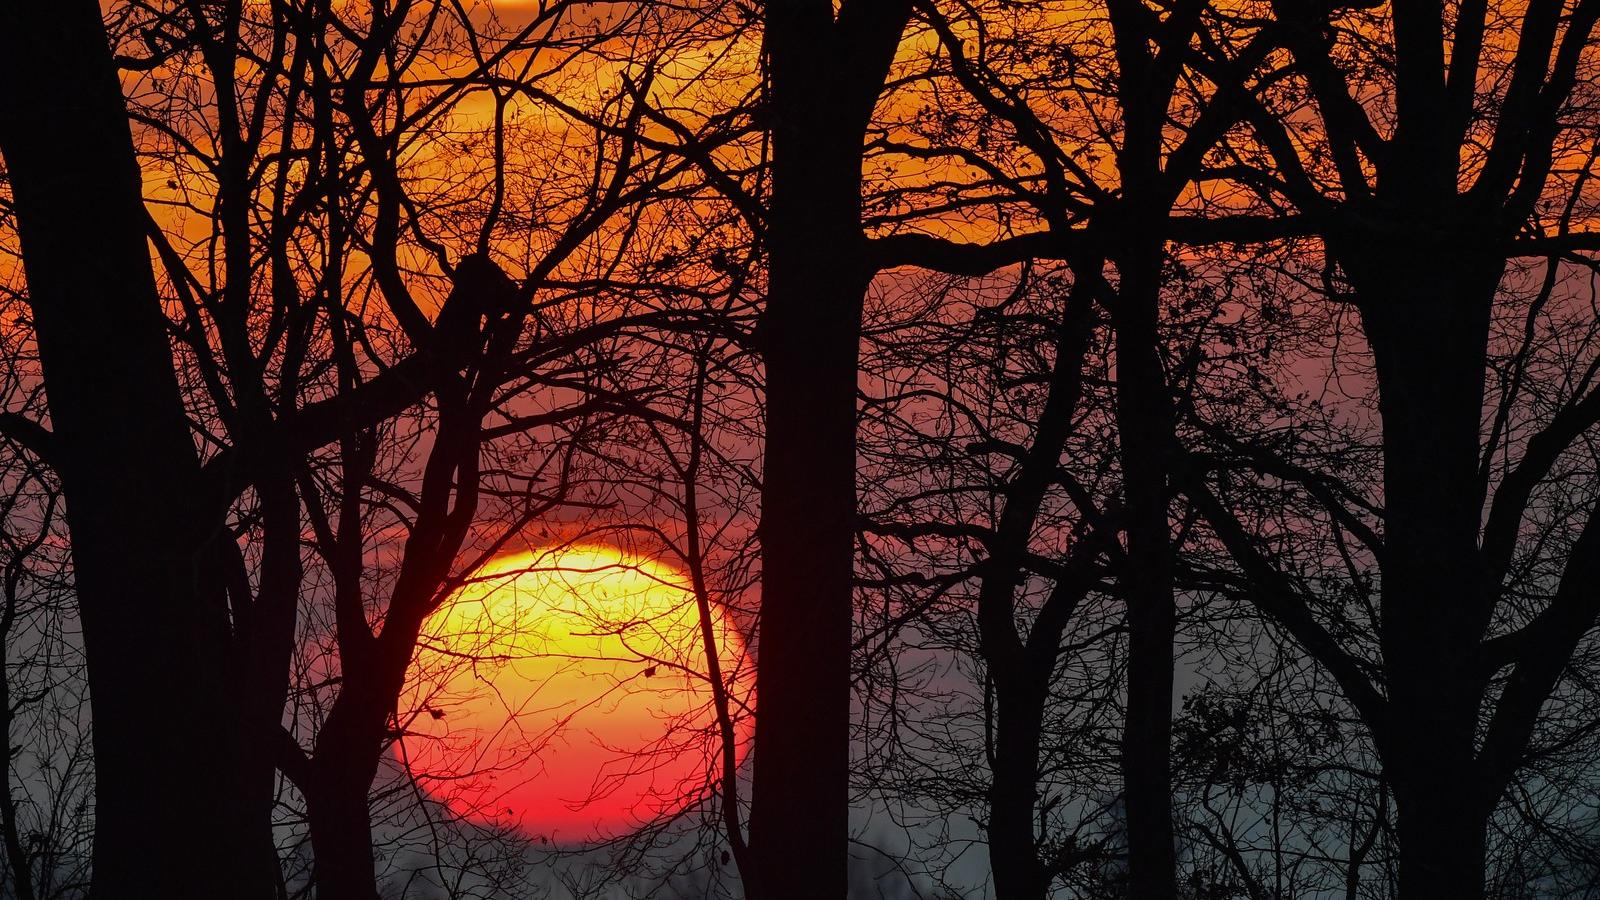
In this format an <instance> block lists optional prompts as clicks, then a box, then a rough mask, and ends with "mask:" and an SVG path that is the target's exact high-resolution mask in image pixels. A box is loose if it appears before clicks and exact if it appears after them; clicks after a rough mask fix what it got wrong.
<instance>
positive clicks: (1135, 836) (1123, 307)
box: [1112, 245, 1177, 900]
mask: <svg viewBox="0 0 1600 900" xmlns="http://www.w3.org/2000/svg"><path fill="white" fill-rule="evenodd" d="M1116 264H1117V270H1118V273H1119V274H1120V276H1121V283H1120V285H1119V290H1118V293H1117V300H1116V308H1115V309H1114V310H1113V315H1112V324H1113V327H1114V328H1115V332H1116V348H1117V406H1116V415H1117V425H1118V431H1119V434H1120V440H1121V459H1122V477H1123V486H1124V487H1123V493H1124V496H1125V498H1126V507H1127V509H1126V513H1127V522H1128V524H1127V535H1128V554H1127V557H1128V558H1127V569H1126V571H1124V572H1123V573H1122V574H1121V575H1120V577H1119V580H1120V582H1121V585H1122V587H1123V591H1124V594H1125V596H1126V602H1127V607H1128V686H1127V717H1126V720H1125V722H1124V725H1123V734H1122V771H1123V803H1124V809H1125V812H1126V816H1127V836H1128V895H1129V897H1131V898H1134V900H1172V898H1174V897H1176V896H1177V882H1176V878H1177V857H1176V850H1175V847H1174V838H1173V830H1172V699H1173V686H1172V680H1173V661H1172V654H1173V648H1172V643H1173V638H1174V634H1175V629H1176V618H1177V616H1176V607H1175V605H1174V602H1173V593H1172V592H1173V559H1172V556H1173V549H1172V533H1171V526H1170V524H1169V522H1168V515H1167V509H1168V504H1169V500H1170V496H1169V487H1168V474H1169V471H1170V468H1171V465H1172V452H1173V447H1174V441H1175V437H1174V433H1173V419H1172V400H1171V397H1170V396H1169V394H1168V391H1167V385H1166V375H1165V373H1164V372H1163V370H1162V366H1161V356H1160V343H1159V341H1160V334H1159V330H1158V321H1159V311H1160V280H1159V279H1160V274H1161V248H1160V246H1159V245H1157V246H1153V247H1150V246H1147V247H1145V248H1143V252H1139V251H1137V250H1134V249H1133V248H1131V247H1130V249H1129V252H1126V253H1123V254H1121V255H1119V256H1118V257H1117V258H1116Z"/></svg>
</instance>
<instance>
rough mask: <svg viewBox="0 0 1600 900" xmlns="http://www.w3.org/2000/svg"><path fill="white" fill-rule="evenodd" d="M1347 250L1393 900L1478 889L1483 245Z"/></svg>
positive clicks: (1486, 609)
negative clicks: (1366, 457)
mask: <svg viewBox="0 0 1600 900" xmlns="http://www.w3.org/2000/svg"><path fill="white" fill-rule="evenodd" d="M1471 246H1472V245H1471V244H1470V243H1468V242H1466V241H1460V240H1459V239H1456V240H1452V241H1451V242H1450V246H1434V247H1429V246H1414V247H1403V246H1395V242H1394V241H1393V240H1389V241H1386V242H1380V241H1373V242H1371V243H1367V244H1363V245H1358V246H1357V247H1356V248H1354V252H1350V250H1349V249H1347V252H1346V253H1345V254H1344V257H1345V259H1347V260H1349V262H1348V263H1347V268H1348V269H1349V271H1350V273H1351V277H1352V279H1353V280H1354V281H1355V282H1356V286H1357V289H1358V294H1359V296H1360V298H1361V300H1360V305H1361V311H1362V319H1363V324H1364V327H1365V331H1366V334H1367V338H1368V341H1369V343H1370V344H1371V346H1372V349H1373V354H1374V360H1375V363H1376V368H1377V378H1378V387H1379V412H1380V415H1381V417H1382V421H1383V465H1384V550H1385V552H1384V559H1383V560H1382V575H1383V608H1382V614H1383V620H1382V631H1381V635H1380V638H1381V642H1382V648H1383V656H1384V664H1385V668H1386V673H1387V688H1388V696H1389V721H1388V722H1386V723H1384V732H1385V734H1386V737H1385V739H1384V740H1383V742H1382V745H1381V746H1380V748H1379V749H1380V753H1381V754H1382V756H1383V760H1384V774H1385V777H1386V778H1387V779H1388V781H1389V783H1390V785H1391V786H1392V787H1393V790H1394V796H1395V802H1396V809H1397V821H1398V828H1399V839H1400V881H1401V895H1402V896H1403V897H1406V898H1418V897H1439V896H1451V897H1464V898H1469V900H1470V898H1473V897H1482V896H1483V890H1484V830H1485V828H1486V827H1487V819H1488V816H1489V814H1490V812H1491V811H1492V810H1493V808H1494V805H1495V802H1496V801H1497V800H1498V797H1499V793H1500V791H1499V788H1498V787H1497V786H1493V785H1489V784H1486V783H1485V781H1484V777H1483V773H1482V772H1481V771H1480V767H1479V766H1478V765H1477V764H1476V761H1475V758H1474V757H1475V753H1476V730H1477V723H1478V710H1479V705H1480V704H1481V703H1482V700H1483V696H1484V689H1485V683H1484V676H1483V674H1482V672H1481V671H1480V666H1479V663H1478V652H1477V650H1478V645H1479V642H1480V641H1481V640H1482V637H1483V634H1484V630H1485V628H1486V627H1487V624H1488V617H1489V614H1490V611H1491V609H1492V603H1493V599H1494V597H1495V596H1496V595H1497V593H1498V589H1499V586H1498V585H1495V584H1490V583H1489V579H1488V577H1487V575H1486V573H1485V572H1484V570H1483V563H1482V559H1481V555H1480V553H1479V550H1478V533H1479V527H1480V516H1481V497H1482V494H1481V491H1480V489H1479V483H1478V466H1479V454H1480V445H1481V423H1482V416H1483V402H1484V395H1483V384H1484V373H1485V366H1486V362H1487V361H1486V353H1487V347H1488V335H1489V310H1490V309H1491V307H1492V304H1493V300H1494V293H1495V290H1496V288H1497V286H1498V283H1499V279H1500V275H1501V267H1500V266H1499V265H1498V264H1497V263H1496V262H1495V261H1494V260H1495V254H1494V253H1493V252H1492V249H1491V248H1487V247H1485V248H1482V250H1481V252H1473V251H1472V250H1471V249H1470V247H1471Z"/></svg>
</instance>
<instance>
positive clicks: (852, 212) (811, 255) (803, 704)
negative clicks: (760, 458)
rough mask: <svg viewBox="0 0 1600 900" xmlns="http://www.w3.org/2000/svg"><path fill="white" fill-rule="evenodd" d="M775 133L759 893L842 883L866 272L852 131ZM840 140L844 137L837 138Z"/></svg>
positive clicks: (760, 662)
mask: <svg viewBox="0 0 1600 900" xmlns="http://www.w3.org/2000/svg"><path fill="white" fill-rule="evenodd" d="M856 138H857V140H856V141H855V142H854V146H835V147H824V148H818V149H815V150H813V149H812V147H808V146H806V145H807V144H813V145H814V144H818V143H821V141H820V140H817V138H816V136H815V135H805V136H804V137H803V138H802V137H801V136H799V135H796V136H794V138H793V139H790V140H784V141H777V140H775V142H774V176H773V199H772V215H771V221H770V223H769V225H768V232H767V240H768V246H769V252H770V254H771V269H770V272H771V274H770V276H769V277H770V284H769V293H768V301H767V310H766V313H765V316H764V318H763V321H762V325H761V330H762V334H761V349H762V353H763V356H764V359H765V363H766V394H767V396H766V400H767V437H766V460H765V467H764V468H765V471H764V473H763V485H762V494H761V496H762V512H761V567H762V590H761V630H760V637H759V643H758V644H757V653H758V656H757V667H756V696H757V702H758V704H759V705H758V710H759V712H758V714H757V715H758V718H757V726H756V738H755V772H754V783H753V784H752V787H751V813H750V848H751V856H752V861H753V862H754V863H755V875H756V878H755V880H756V885H755V891H754V892H753V895H754V896H757V897H761V898H763V900H782V898H790V897H793V898H800V897H807V898H810V897H833V898H842V897H844V894H845V860H846V855H845V854H846V853H847V847H848V838H849V834H848V814H849V795H848V785H849V765H850V641H851V626H852V621H853V614H852V609H853V606H852V581H853V576H854V546H853V544H854V535H855V459H856V357H857V344H858V340H859V333H860V321H861V301H862V295H863V292H864V291H865V288H866V278H865V277H864V274H863V271H862V264H861V261H860V258H859V257H860V252H859V249H858V247H859V245H860V243H861V240H862V238H861V226H860V216H859V212H858V207H859V200H858V196H859V184H860V174H859V173H860V157H859V153H860V146H859V135H857V136H856ZM837 143H840V144H848V143H849V142H848V141H845V142H837Z"/></svg>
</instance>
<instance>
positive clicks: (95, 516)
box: [0, 0, 278, 900]
mask: <svg viewBox="0 0 1600 900" xmlns="http://www.w3.org/2000/svg"><path fill="white" fill-rule="evenodd" d="M0 151H3V152H4V154H5V159H6V164H7V167H8V169H9V172H10V176H11V184H12V190H13V194H14V197H15V209H16V217H17V229H18V234H19V236H20V238H21V245H22V255H23V262H24V267H25V271H26V274H27V278H28V291H29V300H30V303H31V305H32V308H33V313H34V324H35V328H36V333H37V337H38V344H39V353H40V358H41V362H42V366H43V370H44V378H45V388H46V391H47V392H48V395H49V403H50V416H51V425H52V427H53V429H54V435H53V439H52V441H51V447H50V448H49V455H50V457H51V459H50V462H51V463H52V464H53V465H54V466H55V468H56V469H57V471H58V472H59V474H60V476H61V480H62V488H63V492H64V495H65V498H66V518H67V523H68V527H69V529H70V531H71V537H72V554H73V567H74V576H75V581H76V589H77V593H78V598H79V605H80V610H81V613H82V620H83V629H84V632H83V633H84V643H85V649H86V653H87V661H88V680H89V689H90V695H91V702H92V709H93V717H94V748H95V825H96V827H95V838H94V857H93V871H94V880H93V885H92V888H91V890H92V895H93V896H94V897H95V898H97V900H110V898H119V897H150V896H171V897H241V898H244V897H266V896H271V895H272V894H273V893H274V892H275V890H276V885H277V882H278V875H277V871H276V860H275V859H267V858H264V856H263V854H262V852H261V851H262V847H263V846H264V845H263V840H267V841H270V832H269V831H267V829H270V807H268V808H265V809H263V808H260V804H259V803H257V802H252V801H253V800H254V799H257V798H258V795H259V792H257V791H254V790H252V785H258V784H259V783H260V779H259V777H258V776H260V775H261V773H260V772H254V771H251V770H250V767H249V766H248V765H247V764H246V763H244V762H242V760H244V759H246V758H247V757H248V758H255V757H254V756H252V755H251V754H247V753H245V752H244V751H245V749H246V748H245V739H244V723H243V722H242V719H243V716H242V715H240V714H236V713H235V712H234V711H233V707H232V706H231V704H230V703H229V697H228V692H229V689H230V686H231V682H230V680H229V677H228V668H227V666H226V662H225V661H226V660H227V659H228V657H229V655H230V649H229V642H230V637H229V615H228V609H227V607H226V600H225V597H224V593H223V591H222V590H221V589H220V587H219V585H218V583H217V582H216V580H215V577H214V576H215V574H216V572H217V568H216V566H215V565H214V563H215V561H216V559H217V558H218V557H217V555H216V552H217V551H216V550H215V548H214V547H212V546H211V545H210V543H209V542H210V541H211V540H213V537H214V533H215V529H216V528H217V527H218V526H219V524H220V523H219V522H218V521H217V519H218V516H216V515H215V511H214V510H210V509H207V508H205V506H204V500H203V498H202V497H201V496H200V495H201V492H200V491H199V490H198V489H197V488H198V475H199V462H198V458H197V456H196V453H195V450H194V446H193V444H192V442H191V440H190V436H189V425H188V421H187V418H186V417H185V413H184V408H183V404H182V400H181V395H180V392H179V388H178V383H177V379H176V377H175V375H174V372H173V368H172V352H171V349H170V346H169V344H168V341H167V334H166V328H167V324H166V321H165V318H164V316H163V314H162V310H161V304H160V299H159V297H158V295H157V292H156V285H155V279H154V275H153V273H152V270H151V266H150V258H149V254H148V249H147V245H146V240H145V229H146V223H147V218H146V214H145V210H144V208H143V200H142V195H141V181H140V172H139V169H138V164H137V161H136V158H135V155H134V151H133V145H132V139H131V135H130V133H129V128H128V121H127V116H126V111H125V107H124V103H123V98H122V92H121V88H120V85H119V83H118V81H117V75H116V71H115V68H114V66H113V64H112V61H111V55H110V49H109V47H108V46H107V42H106V35H105V31H104V27H103V25H102V23H101V20H100V8H99V5H98V4H96V3H94V2H92V0H71V2H63V3H52V4H38V3H14V4H6V5H5V6H4V7H3V8H0ZM268 774H269V777H270V769H269V770H268Z"/></svg>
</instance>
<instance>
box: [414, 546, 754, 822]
mask: <svg viewBox="0 0 1600 900" xmlns="http://www.w3.org/2000/svg"><path fill="white" fill-rule="evenodd" d="M688 586H689V579H688V578H687V576H685V575H684V574H683V573H681V572H679V571H677V570H675V569H673V568H671V567H669V566H665V565H662V564H660V563H656V562H651V561H648V560H643V559H638V558H634V557H632V556H629V555H628V554H625V553H623V552H622V551H620V550H617V549H615V548H612V547H605V546H593V545H590V546H577V547H563V548H559V549H551V550H544V551H536V552H533V553H525V554H520V555H516V556H509V557H502V558H500V559H498V560H495V561H494V562H492V563H490V564H489V565H487V566H485V567H484V568H483V569H482V570H481V571H480V572H479V573H477V575H476V576H475V577H474V579H473V581H472V582H470V583H469V584H468V585H466V586H465V587H463V588H462V589H461V590H460V591H458V592H457V593H456V594H455V595H454V596H453V597H452V598H451V600H450V601H448V602H446V603H445V605H444V606H443V607H441V608H440V609H439V610H438V611H437V612H436V613H434V615H433V616H432V617H430V618H429V620H428V621H427V623H426V624H425V625H424V627H423V633H422V641H421V647H420V649H419V650H418V653H417V658H416V661H415V665H414V666H413V671H414V672H415V673H416V675H415V676H414V678H413V681H412V684H411V685H410V687H409V688H408V691H407V695H406V696H405V697H403V698H402V700H401V706H400V709H401V710H402V711H403V713H406V711H409V713H407V714H408V715H409V716H410V720H409V721H408V722H407V723H406V728H405V736H404V737H403V738H402V740H401V741H400V743H399V745H398V746H397V748H396V751H397V753H398V754H399V755H400V758H401V760H402V762H403V763H404V764H405V765H406V766H408V767H409V769H410V771H412V772H413V773H415V774H416V775H417V776H418V777H419V779H420V781H421V783H422V785H423V787H424V789H425V790H426V791H427V792H428V793H429V794H430V795H431V796H433V797H434V798H435V799H437V800H440V801H442V802H444V803H445V804H447V805H448V806H449V807H450V808H451V809H452V810H453V811H454V812H455V813H456V814H458V815H461V816H463V817H465V818H467V819H469V820H473V821H478V822H484V823H498V824H511V825H513V826H514V827H516V828H517V829H518V830H519V831H520V832H522V833H523V834H525V835H528V836H530V837H539V838H548V839H550V840H552V841H556V842H560V843H581V842H586V841H591V840H595V839H598V838H602V837H608V836H612V835H615V834H618V833H621V832H625V831H627V830H629V829H631V828H634V827H636V826H638V825H640V824H642V823H645V822H648V821H651V820H654V819H658V818H660V817H662V816H666V815H671V814H672V813H675V812H678V811H680V810H682V809H683V808H684V807H685V806H686V804H688V803H690V802H693V800H695V799H696V798H699V797H702V796H704V795H705V794H706V792H707V790H708V786H709V785H711V784H712V783H713V782H715V781H717V780H718V779H719V778H720V768H719V767H718V765H717V762H716V761H717V760H718V759H719V758H720V757H719V753H720V739H719V737H718V728H717V719H716V713H715V709H714V706H713V704H712V691H711V687H710V682H709V680H708V679H707V676H706V672H707V670H708V667H707V664H706V655H705V652H704V640H703V636H702V632H701V620H700V614H699V610H698V607H697V605H696V603H695V600H694V595H693V593H692V592H691V591H690V590H689V589H688ZM711 624H712V630H713V633H714V635H715V641H716V643H717V645H718V647H717V649H718V658H719V660H720V661H721V665H722V668H723V673H724V674H723V677H724V680H725V681H727V682H729V684H730V692H731V694H732V696H733V698H734V700H735V702H734V704H733V717H734V725H735V733H736V736H737V741H738V744H739V748H740V751H739V752H740V755H741V756H742V755H743V751H744V748H745V747H746V746H747V745H748V742H749V736H750V729H751V726H752V724H753V723H752V719H751V716H750V715H749V714H748V712H747V711H744V710H742V709H741V706H740V703H739V702H738V701H740V700H741V699H743V698H746V697H748V696H749V694H750V690H749V687H750V683H751V682H752V681H753V678H752V677H751V675H750V670H749V666H748V665H747V664H746V661H745V660H744V648H743V642H742V641H741V639H740V637H739V634H738V632H737V630H736V629H735V628H734V626H733V623H732V622H730V621H728V619H727V617H726V616H725V615H724V614H723V612H722V609H721V607H720V606H716V605H713V606H712V609H711ZM729 673H733V674H731V675H730V674H729Z"/></svg>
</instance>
